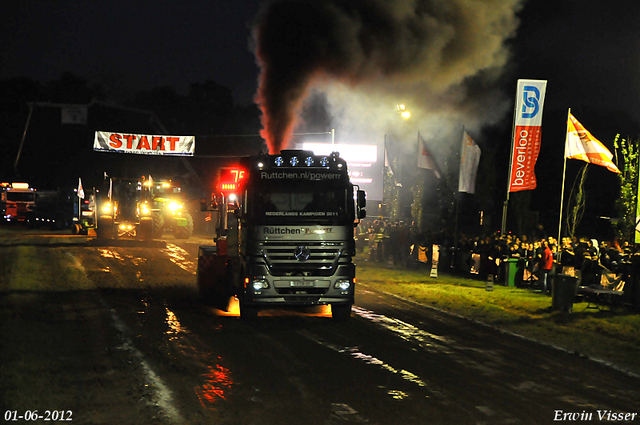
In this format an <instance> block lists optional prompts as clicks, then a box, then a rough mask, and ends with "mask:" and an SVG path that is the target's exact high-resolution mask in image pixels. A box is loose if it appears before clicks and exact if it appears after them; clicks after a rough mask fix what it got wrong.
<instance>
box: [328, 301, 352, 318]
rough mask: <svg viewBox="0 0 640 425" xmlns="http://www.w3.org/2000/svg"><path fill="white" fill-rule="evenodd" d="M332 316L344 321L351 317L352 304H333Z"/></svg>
mask: <svg viewBox="0 0 640 425" xmlns="http://www.w3.org/2000/svg"><path fill="white" fill-rule="evenodd" d="M331 317H333V319H334V320H337V321H339V322H344V321H345V320H348V319H349V318H350V317H351V304H331Z"/></svg>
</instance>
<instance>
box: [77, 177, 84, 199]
mask: <svg viewBox="0 0 640 425" xmlns="http://www.w3.org/2000/svg"><path fill="white" fill-rule="evenodd" d="M78 198H80V199H84V189H83V188H82V179H81V178H80V177H78Z"/></svg>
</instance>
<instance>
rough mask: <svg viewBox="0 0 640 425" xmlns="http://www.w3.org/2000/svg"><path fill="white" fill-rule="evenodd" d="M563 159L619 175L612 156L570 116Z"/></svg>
mask: <svg viewBox="0 0 640 425" xmlns="http://www.w3.org/2000/svg"><path fill="white" fill-rule="evenodd" d="M565 158H568V159H579V160H581V161H585V162H589V163H591V164H596V165H600V166H602V167H606V168H607V170H609V171H611V172H612V173H620V170H618V167H616V164H614V163H613V162H612V161H611V158H613V155H612V154H611V152H610V151H609V149H607V148H606V146H605V145H603V144H602V143H601V142H600V141H599V140H598V139H596V138H595V137H593V135H592V134H591V133H589V131H588V130H587V129H586V128H584V126H583V125H582V124H580V123H579V122H578V120H577V119H576V118H575V117H574V116H573V115H571V114H569V120H568V121H567V141H566V145H565Z"/></svg>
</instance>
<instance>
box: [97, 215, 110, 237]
mask: <svg viewBox="0 0 640 425" xmlns="http://www.w3.org/2000/svg"><path fill="white" fill-rule="evenodd" d="M96 235H97V236H98V239H113V237H114V232H113V221H112V220H111V219H110V218H99V219H98V227H97V228H96Z"/></svg>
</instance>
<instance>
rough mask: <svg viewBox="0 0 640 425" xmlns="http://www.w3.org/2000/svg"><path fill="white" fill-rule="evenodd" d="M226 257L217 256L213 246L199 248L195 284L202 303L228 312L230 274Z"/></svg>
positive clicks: (227, 257)
mask: <svg viewBox="0 0 640 425" xmlns="http://www.w3.org/2000/svg"><path fill="white" fill-rule="evenodd" d="M229 261H230V258H229V256H227V255H218V252H217V249H216V247H215V246H201V247H200V249H199V252H198V271H197V276H196V279H197V282H198V290H199V291H200V298H201V299H202V302H203V303H204V304H207V305H211V306H213V307H215V308H217V309H220V310H222V311H229V304H230V301H231V296H232V295H233V294H232V293H231V292H232V291H231V279H232V273H231V268H230V265H229Z"/></svg>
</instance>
